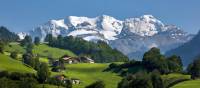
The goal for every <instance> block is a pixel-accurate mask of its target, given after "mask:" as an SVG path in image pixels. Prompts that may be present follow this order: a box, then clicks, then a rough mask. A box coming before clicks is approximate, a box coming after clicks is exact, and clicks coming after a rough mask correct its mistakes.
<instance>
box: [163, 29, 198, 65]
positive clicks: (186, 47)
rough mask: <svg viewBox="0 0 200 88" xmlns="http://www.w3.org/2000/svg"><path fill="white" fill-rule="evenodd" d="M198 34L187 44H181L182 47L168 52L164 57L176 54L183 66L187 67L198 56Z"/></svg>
mask: <svg viewBox="0 0 200 88" xmlns="http://www.w3.org/2000/svg"><path fill="white" fill-rule="evenodd" d="M199 45H200V32H199V33H198V34H197V35H196V36H195V37H194V38H193V39H192V40H191V41H189V42H187V43H185V44H183V45H182V46H180V47H178V48H175V49H173V50H170V51H168V52H167V53H166V55H172V54H176V55H179V56H181V58H182V61H183V64H184V65H188V64H189V63H191V62H192V61H193V60H194V59H195V57H196V56H199V55H200V47H199Z"/></svg>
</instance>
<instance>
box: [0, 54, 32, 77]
mask: <svg viewBox="0 0 200 88" xmlns="http://www.w3.org/2000/svg"><path fill="white" fill-rule="evenodd" d="M3 70H6V71H9V72H24V73H35V72H36V71H35V70H33V69H32V68H30V67H27V66H25V65H24V64H23V63H22V62H20V61H17V60H14V59H11V58H10V57H9V56H6V55H3V54H0V71H3Z"/></svg>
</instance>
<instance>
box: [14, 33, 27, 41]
mask: <svg viewBox="0 0 200 88" xmlns="http://www.w3.org/2000/svg"><path fill="white" fill-rule="evenodd" d="M16 34H17V35H18V36H19V39H20V40H22V39H24V38H25V37H26V35H28V34H27V33H26V32H19V33H16Z"/></svg>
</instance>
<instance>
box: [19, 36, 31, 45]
mask: <svg viewBox="0 0 200 88" xmlns="http://www.w3.org/2000/svg"><path fill="white" fill-rule="evenodd" d="M31 43H32V38H31V36H28V35H27V36H25V38H24V39H23V40H22V41H21V45H22V46H27V45H29V44H31Z"/></svg>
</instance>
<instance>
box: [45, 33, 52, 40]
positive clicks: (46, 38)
mask: <svg viewBox="0 0 200 88" xmlns="http://www.w3.org/2000/svg"><path fill="white" fill-rule="evenodd" d="M44 41H45V42H52V41H53V35H52V34H47V35H46V37H45V39H44Z"/></svg>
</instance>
